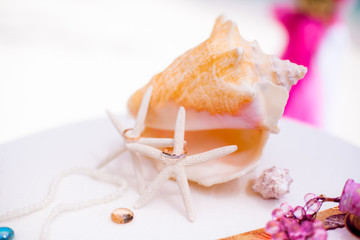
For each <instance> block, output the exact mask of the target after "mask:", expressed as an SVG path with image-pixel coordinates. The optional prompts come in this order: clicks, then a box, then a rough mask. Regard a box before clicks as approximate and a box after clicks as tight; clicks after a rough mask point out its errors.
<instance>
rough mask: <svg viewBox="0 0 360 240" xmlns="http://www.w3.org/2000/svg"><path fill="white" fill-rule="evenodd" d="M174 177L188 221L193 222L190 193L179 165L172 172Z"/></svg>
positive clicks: (182, 169) (183, 172)
mask: <svg viewBox="0 0 360 240" xmlns="http://www.w3.org/2000/svg"><path fill="white" fill-rule="evenodd" d="M174 173H175V176H176V182H177V184H178V185H179V189H180V192H181V196H182V199H183V202H184V205H185V210H186V214H187V217H188V219H189V220H190V221H191V222H193V221H194V220H195V216H194V206H193V201H192V197H191V193H190V188H189V183H188V180H187V177H186V174H185V171H184V168H183V167H182V166H180V165H178V166H176V168H175V170H174Z"/></svg>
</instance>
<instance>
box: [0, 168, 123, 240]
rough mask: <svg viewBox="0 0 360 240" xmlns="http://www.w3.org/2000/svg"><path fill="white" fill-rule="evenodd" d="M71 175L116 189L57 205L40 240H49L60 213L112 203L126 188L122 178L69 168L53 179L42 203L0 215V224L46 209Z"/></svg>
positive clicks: (96, 171)
mask: <svg viewBox="0 0 360 240" xmlns="http://www.w3.org/2000/svg"><path fill="white" fill-rule="evenodd" d="M72 174H82V175H86V176H89V177H92V178H94V179H97V180H99V181H102V182H108V183H110V184H114V185H117V186H118V188H117V189H116V190H115V191H113V192H111V193H109V194H106V195H104V196H102V197H98V198H94V199H91V200H87V201H81V202H75V203H62V204H59V205H57V206H56V207H55V208H54V209H53V210H52V212H51V214H50V215H49V217H48V218H47V220H46V221H45V224H44V225H43V228H42V231H41V235H40V239H41V240H45V239H49V232H50V226H51V223H52V221H53V220H54V219H55V218H56V217H57V216H58V215H60V214H61V213H63V212H69V211H74V210H79V209H83V208H87V207H90V206H93V205H97V204H102V203H107V202H110V201H113V200H115V199H117V198H118V197H120V196H121V194H122V193H123V191H124V190H125V188H126V186H127V183H126V181H125V180H123V179H122V178H119V177H118V176H116V175H111V174H107V173H104V172H102V171H100V170H97V169H91V168H85V167H75V168H71V169H68V170H65V171H64V172H62V173H61V174H59V175H58V176H57V177H55V179H54V180H53V182H52V184H51V186H50V189H49V192H48V195H47V196H46V198H45V199H43V200H42V201H40V202H37V203H32V204H29V205H27V206H25V207H22V208H18V209H15V210H10V211H8V212H6V213H4V214H2V215H0V222H2V221H6V220H10V219H14V218H19V217H22V216H25V215H28V214H31V213H33V212H36V211H38V210H41V209H43V208H45V207H47V206H48V205H49V204H50V203H52V202H53V200H54V199H55V195H56V191H57V188H58V185H59V183H60V182H61V180H62V179H63V178H65V177H67V176H69V175H72Z"/></svg>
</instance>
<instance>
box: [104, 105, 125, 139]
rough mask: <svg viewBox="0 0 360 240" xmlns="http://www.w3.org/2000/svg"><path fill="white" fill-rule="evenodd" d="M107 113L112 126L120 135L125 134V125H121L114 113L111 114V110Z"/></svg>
mask: <svg viewBox="0 0 360 240" xmlns="http://www.w3.org/2000/svg"><path fill="white" fill-rule="evenodd" d="M106 113H107V115H108V117H109V118H110V121H111V122H112V124H113V125H114V127H115V128H116V130H117V131H118V132H119V133H120V134H122V133H123V132H124V130H125V128H124V127H123V125H122V124H121V122H120V121H119V119H118V118H117V117H116V116H115V115H114V114H113V113H112V112H110V111H109V110H106Z"/></svg>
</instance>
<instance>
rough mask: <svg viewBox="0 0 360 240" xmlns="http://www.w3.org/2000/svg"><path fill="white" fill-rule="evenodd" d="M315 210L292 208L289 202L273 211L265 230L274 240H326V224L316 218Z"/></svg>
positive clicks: (299, 207)
mask: <svg viewBox="0 0 360 240" xmlns="http://www.w3.org/2000/svg"><path fill="white" fill-rule="evenodd" d="M314 216H315V214H314V212H313V210H311V209H310V208H309V207H307V206H305V207H301V206H297V207H295V208H292V207H291V206H290V205H289V204H288V203H283V204H281V206H280V208H277V209H275V210H274V211H273V212H272V218H273V219H272V220H270V221H269V222H268V223H267V224H266V227H265V231H266V232H267V233H269V234H270V235H271V238H272V239H274V240H326V239H327V233H326V230H325V228H324V225H323V224H322V222H320V221H319V220H315V219H314Z"/></svg>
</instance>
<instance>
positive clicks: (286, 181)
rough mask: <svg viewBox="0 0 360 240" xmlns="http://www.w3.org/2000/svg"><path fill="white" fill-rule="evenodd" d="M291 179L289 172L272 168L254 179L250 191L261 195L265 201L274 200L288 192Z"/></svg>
mask: <svg viewBox="0 0 360 240" xmlns="http://www.w3.org/2000/svg"><path fill="white" fill-rule="evenodd" d="M292 182H293V179H292V178H291V177H290V175H289V170H288V169H284V168H278V167H276V166H273V167H272V168H269V169H265V170H264V172H263V173H262V175H260V177H258V178H257V179H255V181H254V185H253V186H252V189H253V190H254V191H255V192H258V193H260V194H261V196H262V197H263V198H265V199H269V198H276V199H278V198H279V197H280V196H282V195H284V194H286V193H289V192H290V184H291V183H292Z"/></svg>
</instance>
